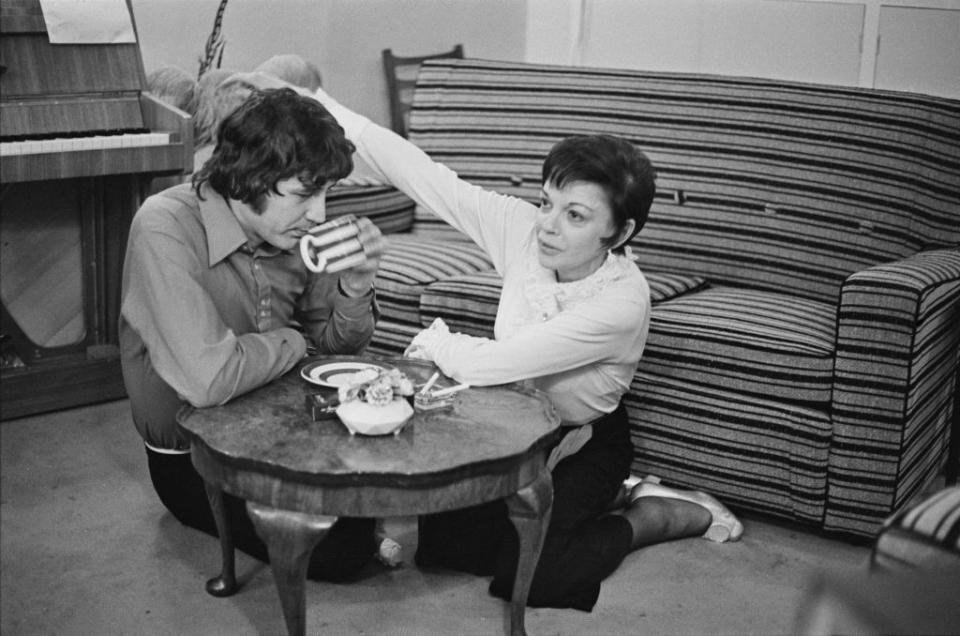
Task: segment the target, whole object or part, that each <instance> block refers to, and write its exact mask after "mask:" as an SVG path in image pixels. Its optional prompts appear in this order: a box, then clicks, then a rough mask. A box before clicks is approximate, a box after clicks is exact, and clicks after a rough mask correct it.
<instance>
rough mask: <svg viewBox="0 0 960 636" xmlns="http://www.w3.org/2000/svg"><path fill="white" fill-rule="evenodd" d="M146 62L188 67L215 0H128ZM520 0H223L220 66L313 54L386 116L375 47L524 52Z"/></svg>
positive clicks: (349, 93) (415, 51)
mask: <svg viewBox="0 0 960 636" xmlns="http://www.w3.org/2000/svg"><path fill="white" fill-rule="evenodd" d="M132 5H133V13H134V19H135V20H136V24H137V30H138V32H139V35H140V47H141V51H142V54H143V61H144V67H145V68H146V70H147V72H150V70H152V69H153V68H156V67H157V66H159V65H161V64H174V65H176V66H180V67H182V68H184V69H186V70H187V71H189V72H191V73H195V72H196V71H197V69H198V66H199V57H200V56H201V54H202V52H203V48H204V45H205V44H206V40H207V37H208V35H209V34H210V31H211V30H212V28H213V21H214V17H215V15H216V11H217V7H218V5H219V0H132ZM525 21H526V2H525V0H452V1H451V0H230V2H229V4H228V5H227V9H226V12H225V14H224V21H223V30H222V33H223V37H224V38H225V40H226V46H225V49H224V56H223V67H224V68H232V69H237V70H250V69H252V68H254V67H256V66H257V65H258V64H260V63H261V62H262V61H263V60H265V59H267V58H268V57H270V56H271V55H274V54H276V53H296V54H298V55H301V56H303V57H305V58H307V59H309V60H312V61H313V62H314V63H316V64H317V65H318V66H319V67H320V70H321V72H322V74H323V78H324V86H325V87H326V88H327V89H328V90H329V91H330V92H331V93H332V94H333V95H335V96H336V97H337V98H338V99H340V100H341V101H343V102H344V103H345V104H347V105H348V106H351V107H353V108H355V109H357V110H358V111H360V112H361V113H363V114H365V115H367V116H369V117H371V118H372V119H374V120H375V121H378V122H380V123H383V124H387V123H388V122H389V116H388V106H387V94H386V82H385V79H384V76H383V65H382V62H381V57H380V51H381V50H382V49H384V48H393V49H394V51H395V52H396V53H397V54H398V55H419V54H422V53H432V52H435V51H442V50H448V49H450V48H452V47H453V45H455V44H458V43H460V44H463V45H464V49H465V51H466V53H467V55H469V56H472V57H480V58H489V59H505V60H522V59H523V56H524V39H525V33H526V22H525Z"/></svg>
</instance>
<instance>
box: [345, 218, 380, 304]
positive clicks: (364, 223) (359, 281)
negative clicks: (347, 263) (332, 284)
mask: <svg viewBox="0 0 960 636" xmlns="http://www.w3.org/2000/svg"><path fill="white" fill-rule="evenodd" d="M356 223H357V227H358V228H359V229H360V232H359V233H358V234H357V239H358V240H359V241H360V244H361V245H362V246H363V253H364V255H366V257H367V258H366V260H364V261H363V262H362V263H360V264H359V265H356V266H354V267H351V268H350V269H345V270H343V272H341V273H340V288H341V289H343V292H344V293H345V294H346V295H347V296H351V297H354V298H356V297H359V296H363V295H364V294H366V293H367V292H368V291H370V288H371V287H372V286H373V279H374V278H375V277H376V275H377V269H378V268H379V267H380V257H381V256H383V251H384V249H386V245H387V242H386V240H385V239H384V238H383V234H382V233H381V232H380V228H378V227H377V226H376V225H374V224H373V222H372V221H371V220H370V219H368V218H366V217H363V216H361V217H357V220H356Z"/></svg>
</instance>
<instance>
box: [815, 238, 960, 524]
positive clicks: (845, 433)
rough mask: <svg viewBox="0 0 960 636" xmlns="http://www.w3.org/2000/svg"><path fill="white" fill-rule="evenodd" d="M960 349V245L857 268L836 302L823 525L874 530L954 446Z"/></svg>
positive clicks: (922, 483)
mask: <svg viewBox="0 0 960 636" xmlns="http://www.w3.org/2000/svg"><path fill="white" fill-rule="evenodd" d="M958 351H960V249H956V248H951V249H939V250H931V251H927V252H920V253H917V254H915V255H913V256H910V257H908V258H904V259H902V260H899V261H895V262H892V263H885V264H881V265H876V266H874V267H870V268H868V269H866V270H863V271H860V272H856V273H855V274H853V275H851V276H850V277H849V278H847V280H846V281H844V283H843V286H842V287H841V291H840V303H839V307H838V312H837V345H836V359H835V362H834V389H833V406H832V418H833V439H832V442H831V449H830V462H829V471H828V485H827V507H826V513H825V519H824V528H826V529H837V530H844V531H849V530H854V531H856V532H860V533H864V534H872V533H874V532H875V531H876V530H877V529H878V528H879V526H880V523H881V522H882V521H883V519H884V518H885V517H886V516H887V515H889V514H890V513H891V512H892V511H893V510H894V509H895V508H897V507H898V506H900V505H901V504H903V502H905V501H906V500H907V499H909V498H910V497H911V496H912V495H914V494H916V492H918V491H919V490H920V489H922V488H923V487H924V486H925V485H926V484H928V483H929V481H930V480H931V479H932V478H933V477H934V476H935V475H936V474H937V470H938V469H939V468H940V466H941V465H942V462H943V460H944V458H945V456H946V454H947V449H948V445H949V441H950V425H951V421H952V419H951V418H952V417H953V409H954V408H956V397H955V395H954V387H955V378H956V374H957V365H958Z"/></svg>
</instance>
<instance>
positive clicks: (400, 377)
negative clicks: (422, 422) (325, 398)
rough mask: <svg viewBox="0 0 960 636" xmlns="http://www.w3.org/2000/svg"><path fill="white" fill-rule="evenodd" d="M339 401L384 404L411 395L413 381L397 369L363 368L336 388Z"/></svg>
mask: <svg viewBox="0 0 960 636" xmlns="http://www.w3.org/2000/svg"><path fill="white" fill-rule="evenodd" d="M337 392H338V395H339V397H340V403H341V404H346V403H347V402H353V401H360V402H367V403H368V404H372V405H373V406H386V405H388V404H390V402H392V401H393V399H394V398H395V397H396V398H403V397H407V396H410V395H413V382H412V381H411V380H410V378H408V377H407V376H405V375H404V374H403V372H402V371H400V370H399V369H364V370H363V371H358V372H357V373H354V374H353V377H352V378H350V379H348V380H347V381H346V382H344V383H343V384H342V385H340V387H339V389H338V391H337Z"/></svg>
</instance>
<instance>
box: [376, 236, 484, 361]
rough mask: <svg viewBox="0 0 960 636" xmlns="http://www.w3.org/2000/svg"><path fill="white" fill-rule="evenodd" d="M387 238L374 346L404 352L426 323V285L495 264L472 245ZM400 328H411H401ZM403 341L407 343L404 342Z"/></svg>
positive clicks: (379, 275) (382, 263)
mask: <svg viewBox="0 0 960 636" xmlns="http://www.w3.org/2000/svg"><path fill="white" fill-rule="evenodd" d="M387 239H388V247H387V251H386V253H385V254H384V255H383V258H381V259H380V269H379V271H378V272H377V278H376V281H375V282H374V285H375V286H376V289H377V301H378V303H379V304H380V309H381V311H382V312H383V318H382V319H381V320H380V321H379V322H378V324H377V329H376V331H375V332H374V336H373V344H372V345H371V347H372V348H379V351H380V352H387V351H389V352H402V351H403V349H404V348H406V346H407V345H408V344H410V340H411V339H412V338H413V336H414V335H416V333H417V332H418V331H419V330H420V328H421V324H423V323H422V320H421V318H420V295H421V293H422V292H423V290H424V289H425V288H426V287H427V285H429V284H430V283H434V282H436V281H438V280H445V279H447V278H450V277H452V276H458V275H463V274H474V273H476V272H481V271H486V270H489V269H491V268H492V267H493V264H492V263H491V262H490V261H489V260H488V259H487V256H486V254H484V253H483V251H482V250H481V249H480V248H479V247H477V246H476V245H474V244H473V243H465V242H455V243H449V242H444V241H430V240H425V239H419V238H417V237H413V236H410V235H404V234H391V235H389V236H388V237H387ZM398 325H405V326H408V327H409V329H400V328H399V326H398ZM407 336H409V337H407ZM402 338H405V340H403V341H402V342H401V339H402Z"/></svg>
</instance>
